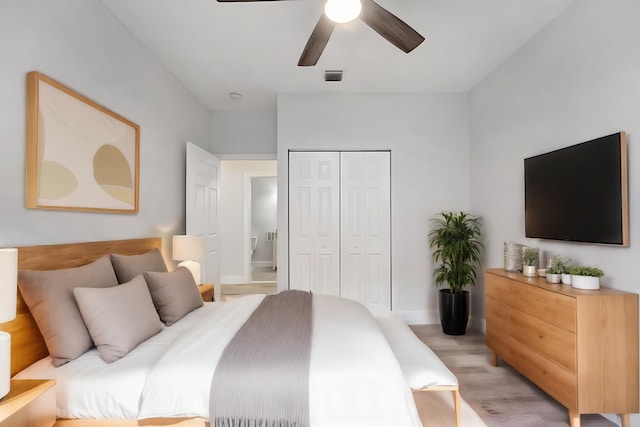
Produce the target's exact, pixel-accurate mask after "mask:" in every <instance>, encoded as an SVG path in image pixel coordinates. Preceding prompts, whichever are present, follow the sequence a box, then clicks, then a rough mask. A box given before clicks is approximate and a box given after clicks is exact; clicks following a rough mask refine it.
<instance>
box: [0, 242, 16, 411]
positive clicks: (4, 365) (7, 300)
mask: <svg viewBox="0 0 640 427" xmlns="http://www.w3.org/2000/svg"><path fill="white" fill-rule="evenodd" d="M17 284H18V250H17V249H15V248H4V249H0V323H4V322H9V321H11V320H13V319H15V318H16V296H17V294H18V290H17V288H16V287H17ZM10 384H11V335H9V334H8V333H7V332H3V331H0V399H2V398H3V397H5V396H6V395H7V393H9V387H10Z"/></svg>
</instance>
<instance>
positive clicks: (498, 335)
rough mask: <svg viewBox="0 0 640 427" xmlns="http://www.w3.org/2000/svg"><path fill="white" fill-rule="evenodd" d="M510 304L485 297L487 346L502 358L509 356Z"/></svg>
mask: <svg viewBox="0 0 640 427" xmlns="http://www.w3.org/2000/svg"><path fill="white" fill-rule="evenodd" d="M509 311H510V309H509V306H508V305H506V304H503V303H501V302H500V301H498V300H495V299H493V298H490V297H487V298H485V317H486V320H487V335H486V337H487V347H489V348H490V349H491V350H492V351H493V352H494V353H496V354H498V355H499V356H501V357H502V358H505V357H507V356H508V352H509V347H508V342H509V340H508V339H509Z"/></svg>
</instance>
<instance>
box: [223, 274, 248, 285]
mask: <svg viewBox="0 0 640 427" xmlns="http://www.w3.org/2000/svg"><path fill="white" fill-rule="evenodd" d="M245 283H249V278H248V277H247V276H220V284H221V285H242V284H245Z"/></svg>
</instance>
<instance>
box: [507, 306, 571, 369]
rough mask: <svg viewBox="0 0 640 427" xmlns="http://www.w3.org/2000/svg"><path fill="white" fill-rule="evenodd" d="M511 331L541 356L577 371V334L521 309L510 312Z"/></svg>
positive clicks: (516, 338) (516, 337)
mask: <svg viewBox="0 0 640 427" xmlns="http://www.w3.org/2000/svg"><path fill="white" fill-rule="evenodd" d="M509 333H510V335H511V336H512V337H513V338H514V339H515V340H516V341H518V342H520V343H521V344H522V345H524V346H525V347H527V348H529V349H530V350H531V351H534V352H536V353H538V354H540V355H541V356H543V357H545V358H547V359H549V360H550V361H553V362H555V363H558V364H559V365H561V366H563V367H565V368H566V369H568V370H569V371H570V372H573V373H575V372H576V334H574V333H573V332H569V331H567V330H565V329H562V328H560V327H558V326H555V325H552V324H550V323H547V322H545V321H544V320H540V319H539V318H536V317H533V316H531V315H529V314H527V313H524V312H522V311H519V310H512V311H511V312H510V313H509Z"/></svg>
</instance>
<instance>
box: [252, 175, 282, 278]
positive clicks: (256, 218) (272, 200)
mask: <svg viewBox="0 0 640 427" xmlns="http://www.w3.org/2000/svg"><path fill="white" fill-rule="evenodd" d="M249 180H250V183H249V185H250V187H251V189H250V202H249V204H250V218H251V219H250V221H251V224H250V236H251V248H250V282H251V283H275V282H277V281H278V276H277V274H278V259H277V253H278V252H277V242H278V231H277V223H278V221H277V210H278V184H277V179H276V177H275V176H252V177H249Z"/></svg>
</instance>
